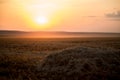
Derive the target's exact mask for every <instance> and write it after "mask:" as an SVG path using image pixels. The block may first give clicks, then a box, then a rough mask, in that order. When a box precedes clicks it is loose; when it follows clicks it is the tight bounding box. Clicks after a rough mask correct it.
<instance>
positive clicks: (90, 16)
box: [0, 0, 120, 33]
mask: <svg viewBox="0 0 120 80" xmlns="http://www.w3.org/2000/svg"><path fill="white" fill-rule="evenodd" d="M0 30H22V31H70V32H76V31H77V32H117V33H120V0H0Z"/></svg>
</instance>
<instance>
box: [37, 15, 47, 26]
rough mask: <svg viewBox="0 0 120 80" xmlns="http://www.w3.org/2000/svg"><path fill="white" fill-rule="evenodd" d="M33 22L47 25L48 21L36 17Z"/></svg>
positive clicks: (42, 17)
mask: <svg viewBox="0 0 120 80" xmlns="http://www.w3.org/2000/svg"><path fill="white" fill-rule="evenodd" d="M35 22H36V23H37V24H42V25H43V24H47V23H48V19H47V18H46V17H45V16H40V17H36V18H35Z"/></svg>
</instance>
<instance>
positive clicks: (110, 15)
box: [105, 11, 120, 18]
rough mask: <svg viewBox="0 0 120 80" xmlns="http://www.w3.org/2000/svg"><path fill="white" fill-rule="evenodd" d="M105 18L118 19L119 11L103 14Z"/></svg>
mask: <svg viewBox="0 0 120 80" xmlns="http://www.w3.org/2000/svg"><path fill="white" fill-rule="evenodd" d="M105 16H106V17H107V18H120V11H116V12H112V13H107V14H105Z"/></svg>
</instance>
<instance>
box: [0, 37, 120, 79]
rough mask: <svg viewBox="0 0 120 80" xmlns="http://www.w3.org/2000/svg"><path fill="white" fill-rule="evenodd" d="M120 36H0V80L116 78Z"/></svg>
mask: <svg viewBox="0 0 120 80" xmlns="http://www.w3.org/2000/svg"><path fill="white" fill-rule="evenodd" d="M119 75H120V38H83V39H82V38H70V39H10V38H6V39H4V38H3V39H0V80H119V79H120V77H119Z"/></svg>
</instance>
